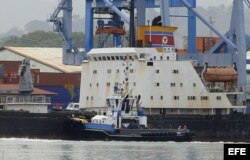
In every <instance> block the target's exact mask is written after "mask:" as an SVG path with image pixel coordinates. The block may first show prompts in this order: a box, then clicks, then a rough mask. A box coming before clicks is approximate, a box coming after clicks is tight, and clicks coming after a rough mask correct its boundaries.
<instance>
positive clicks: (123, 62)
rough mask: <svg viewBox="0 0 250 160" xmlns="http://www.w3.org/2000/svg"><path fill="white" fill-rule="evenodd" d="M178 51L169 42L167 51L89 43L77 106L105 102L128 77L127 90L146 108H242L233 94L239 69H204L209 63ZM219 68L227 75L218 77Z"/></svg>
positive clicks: (161, 110) (184, 111)
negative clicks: (179, 56) (187, 57)
mask: <svg viewBox="0 0 250 160" xmlns="http://www.w3.org/2000/svg"><path fill="white" fill-rule="evenodd" d="M176 56H177V55H176V53H175V52H174V49H173V48H166V49H165V52H158V51H157V50H156V49H154V48H101V49H92V50H91V51H90V52H89V53H88V60H84V61H83V64H82V77H81V91H80V95H81V97H80V106H82V107H84V108H87V109H91V108H93V109H95V110H99V109H98V108H100V109H101V108H103V107H105V106H106V104H105V99H106V97H108V96H110V95H112V94H113V93H114V86H119V87H121V88H123V89H125V88H124V87H125V86H126V85H125V83H129V85H128V86H129V87H128V92H129V93H130V94H131V93H132V95H133V96H139V95H140V96H141V98H142V100H143V101H142V102H141V106H142V107H144V111H145V113H146V114H201V115H208V114H209V115H212V114H230V113H231V112H233V111H236V110H237V111H242V112H245V109H246V105H245V104H239V103H238V101H237V95H238V94H242V92H240V90H238V89H237V87H236V83H235V81H237V78H235V77H237V69H234V68H233V67H229V68H226V67H222V68H221V69H220V68H219V69H218V71H217V69H216V67H215V68H213V67H212V68H210V70H207V69H208V67H209V66H207V67H206V68H204V67H201V66H199V64H197V63H196V61H194V60H192V59H190V60H185V61H177V60H176V59H177V58H176ZM207 71H210V72H207ZM205 72H206V73H208V74H207V75H206V74H204V73H205ZM218 72H219V73H221V74H224V73H225V74H229V75H224V77H222V80H221V78H218V77H216V76H217V75H213V74H217V73H218ZM209 73H211V75H212V76H211V75H210V77H209ZM204 75H206V76H204ZM213 76H214V77H213ZM208 77H209V78H208ZM213 78H215V80H214V79H213ZM223 78H224V79H223ZM216 79H219V80H218V81H216Z"/></svg>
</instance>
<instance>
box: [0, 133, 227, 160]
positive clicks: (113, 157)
mask: <svg viewBox="0 0 250 160" xmlns="http://www.w3.org/2000/svg"><path fill="white" fill-rule="evenodd" d="M17 159H18V160H45V159H46V160H85V159H90V160H92V159H93V160H104V159H108V160H118V159H120V160H133V159H136V160H145V159H150V160H151V159H152V160H165V159H166V160H221V159H223V142H216V143H215V142H214V143H210V142H182V143H177V142H117V141H63V140H39V139H17V138H8V139H5V138H0V160H17Z"/></svg>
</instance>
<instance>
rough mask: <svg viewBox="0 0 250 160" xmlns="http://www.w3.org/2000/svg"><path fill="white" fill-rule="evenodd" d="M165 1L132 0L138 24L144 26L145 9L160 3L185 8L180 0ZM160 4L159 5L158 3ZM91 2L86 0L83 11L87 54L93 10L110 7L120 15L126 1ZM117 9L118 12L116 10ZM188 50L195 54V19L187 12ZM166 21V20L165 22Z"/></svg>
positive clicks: (89, 44)
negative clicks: (136, 12) (120, 9)
mask: <svg viewBox="0 0 250 160" xmlns="http://www.w3.org/2000/svg"><path fill="white" fill-rule="evenodd" d="M164 1H165V0H162V2H161V1H159V0H134V3H135V8H137V11H138V15H137V19H138V24H139V25H145V9H146V8H159V7H160V3H163V4H164V6H165V7H166V6H167V7H185V6H184V5H183V4H182V3H181V0H168V1H169V3H168V4H167V2H164ZM159 2H160V3H159ZM187 2H188V3H189V4H190V5H191V6H192V8H195V7H196V0H187ZM92 3H93V0H86V9H85V18H86V20H85V39H86V41H85V51H86V52H88V51H90V50H91V49H92V48H93V8H94V7H97V8H99V7H100V8H102V7H103V8H105V7H110V8H111V9H113V11H114V12H115V13H116V14H118V15H120V14H121V13H120V11H118V10H119V8H123V7H124V5H125V4H126V3H127V0H116V1H112V3H111V1H108V0H95V5H92ZM117 9H118V10H117ZM121 16H122V19H125V21H127V20H126V19H127V18H125V15H123V14H122V15H121ZM187 17H188V37H189V38H188V50H189V53H195V50H196V43H195V39H196V18H195V16H194V14H192V12H188V15H187ZM167 21H168V20H167Z"/></svg>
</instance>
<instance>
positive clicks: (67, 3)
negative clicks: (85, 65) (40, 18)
mask: <svg viewBox="0 0 250 160" xmlns="http://www.w3.org/2000/svg"><path fill="white" fill-rule="evenodd" d="M72 10H73V8H72V0H60V2H59V4H58V6H57V7H56V9H55V11H54V12H53V14H52V15H51V16H50V17H49V19H48V21H49V22H53V24H54V27H55V28H54V31H56V32H58V33H59V34H60V35H61V37H62V39H63V64H68V65H80V64H81V63H82V59H83V58H84V52H83V51H80V50H79V49H78V48H77V47H75V46H74V45H73V42H72ZM61 11H63V17H58V14H59V13H60V12H61Z"/></svg>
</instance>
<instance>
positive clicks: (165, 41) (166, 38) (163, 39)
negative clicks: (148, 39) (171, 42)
mask: <svg viewBox="0 0 250 160" xmlns="http://www.w3.org/2000/svg"><path fill="white" fill-rule="evenodd" d="M162 43H163V44H167V43H168V37H167V36H163V37H162Z"/></svg>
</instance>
